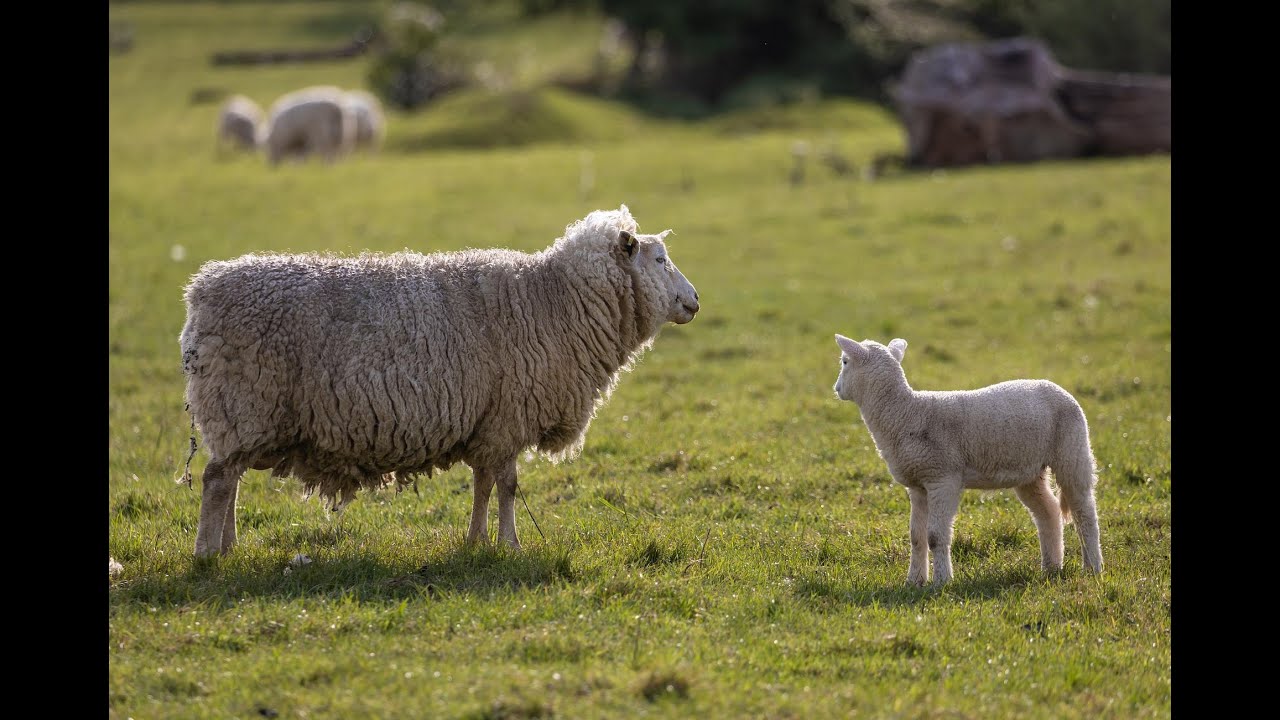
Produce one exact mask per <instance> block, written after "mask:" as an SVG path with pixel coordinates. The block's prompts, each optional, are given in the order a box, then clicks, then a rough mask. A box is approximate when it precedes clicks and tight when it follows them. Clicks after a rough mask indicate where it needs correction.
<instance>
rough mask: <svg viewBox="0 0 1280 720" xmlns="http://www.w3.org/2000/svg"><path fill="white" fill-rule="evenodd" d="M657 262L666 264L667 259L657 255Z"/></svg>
mask: <svg viewBox="0 0 1280 720" xmlns="http://www.w3.org/2000/svg"><path fill="white" fill-rule="evenodd" d="M658 264H659V265H666V264H667V259H666V258H664V257H659V258H658Z"/></svg>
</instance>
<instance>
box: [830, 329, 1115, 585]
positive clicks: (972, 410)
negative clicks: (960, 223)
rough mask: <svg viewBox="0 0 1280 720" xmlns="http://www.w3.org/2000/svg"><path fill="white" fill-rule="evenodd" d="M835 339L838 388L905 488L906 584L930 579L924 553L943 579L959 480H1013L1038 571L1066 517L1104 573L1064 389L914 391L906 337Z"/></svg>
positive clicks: (962, 484)
mask: <svg viewBox="0 0 1280 720" xmlns="http://www.w3.org/2000/svg"><path fill="white" fill-rule="evenodd" d="M836 344H837V345H839V346H840V349H841V350H842V351H843V354H842V355H841V358H840V363H841V367H840V376H839V377H838V378H836V384H835V388H834V389H835V392H836V395H837V396H839V398H840V399H841V400H849V401H852V402H854V403H856V404H857V405H858V409H859V411H860V412H861V414H862V421H863V422H864V423H866V425H867V429H868V430H870V431H871V437H872V439H873V440H874V441H875V444H876V450H877V451H878V452H879V453H880V457H882V458H884V461H885V463H886V464H887V465H888V466H889V472H890V474H892V475H893V479H894V480H896V481H898V482H899V483H901V484H903V485H905V486H906V487H907V490H908V492H909V493H910V496H911V526H910V527H911V565H910V568H909V569H908V570H907V582H908V583H911V584H915V585H923V584H925V583H926V582H928V580H929V568H928V558H929V553H930V552H932V553H933V583H934V585H941V584H943V583H945V582H948V581H949V580H951V530H952V525H953V523H954V522H955V517H956V512H957V511H958V509H959V507H960V494H961V491H962V490H964V489H965V488H979V489H987V490H989V489H997V488H1013V490H1014V492H1015V493H1016V494H1017V496H1018V499H1019V500H1021V501H1022V504H1023V505H1025V506H1026V507H1027V509H1028V510H1029V511H1030V512H1031V517H1032V519H1033V520H1034V521H1035V524H1036V529H1037V530H1038V531H1039V535H1040V559H1041V566H1042V567H1043V568H1044V569H1045V570H1049V571H1057V570H1060V569H1061V568H1062V526H1063V524H1064V523H1067V522H1070V521H1071V519H1072V516H1074V517H1075V521H1076V531H1077V532H1078V533H1079V535H1080V545H1081V550H1082V553H1083V556H1084V565H1085V567H1086V568H1088V569H1089V570H1091V571H1093V572H1095V573H1097V572H1101V571H1102V550H1101V548H1100V547H1099V542H1098V512H1097V507H1096V505H1095V504H1094V496H1093V489H1094V486H1095V485H1096V483H1097V475H1096V474H1095V465H1094V457H1093V451H1092V449H1091V448H1090V445H1089V425H1088V423H1087V422H1086V420H1085V416H1084V411H1083V410H1081V408H1080V404H1079V403H1077V402H1076V400H1075V398H1073V397H1072V396H1071V394H1070V393H1068V392H1067V391H1066V390H1063V389H1062V388H1061V387H1059V386H1058V385H1055V384H1054V383H1052V382H1049V381H1048V380H1010V381H1008V382H1002V383H997V384H995V385H990V386H988V387H984V388H981V389H978V390H951V391H929V390H913V389H912V388H911V386H910V385H908V384H907V377H906V375H905V374H904V373H903V371H902V356H903V353H905V352H906V349H907V341H906V340H903V339H901V338H897V339H894V340H892V341H891V342H890V343H889V345H888V347H885V346H884V345H881V344H880V343H877V342H875V341H872V340H864V341H862V342H861V343H859V342H857V341H855V340H851V339H849V338H847V337H845V336H843V335H836ZM1050 474H1052V477H1053V479H1054V480H1055V481H1057V484H1058V488H1059V491H1060V493H1061V499H1059V498H1056V497H1054V494H1053V490H1052V489H1051V488H1050V486H1049V477H1050Z"/></svg>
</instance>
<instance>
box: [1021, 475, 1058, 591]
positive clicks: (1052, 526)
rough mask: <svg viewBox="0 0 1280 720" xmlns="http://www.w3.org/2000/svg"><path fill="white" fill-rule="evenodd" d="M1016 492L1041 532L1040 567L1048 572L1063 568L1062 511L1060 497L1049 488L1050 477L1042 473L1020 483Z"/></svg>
mask: <svg viewBox="0 0 1280 720" xmlns="http://www.w3.org/2000/svg"><path fill="white" fill-rule="evenodd" d="M1013 492H1014V494H1016V495H1017V496H1018V499H1019V500H1021V501H1022V504H1023V505H1026V506H1027V510H1029V511H1030V512H1031V519H1032V520H1034V521H1035V523H1036V530H1037V531H1039V533H1040V567H1041V568H1042V569H1044V570H1045V571H1046V572H1057V571H1059V570H1061V569H1062V511H1061V510H1059V509H1058V498H1056V497H1054V496H1053V491H1052V490H1050V489H1049V480H1048V478H1046V477H1044V476H1043V475H1041V476H1040V477H1039V478H1037V479H1036V481H1035V482H1033V483H1028V484H1026V485H1019V486H1018V487H1016V488H1014V489H1013Z"/></svg>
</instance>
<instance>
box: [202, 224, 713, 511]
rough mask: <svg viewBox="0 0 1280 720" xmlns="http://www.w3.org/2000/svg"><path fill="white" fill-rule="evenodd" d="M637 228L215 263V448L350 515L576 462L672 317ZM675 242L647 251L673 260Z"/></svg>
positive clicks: (207, 387)
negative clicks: (627, 242)
mask: <svg viewBox="0 0 1280 720" xmlns="http://www.w3.org/2000/svg"><path fill="white" fill-rule="evenodd" d="M621 230H627V231H628V232H630V233H633V234H635V233H637V232H638V226H637V223H636V221H635V219H634V218H632V216H631V214H630V212H629V211H628V210H627V208H626V206H625V205H624V206H622V207H621V208H620V209H619V210H611V211H596V212H593V213H591V214H590V215H588V216H587V217H586V218H584V219H582V220H579V221H577V222H574V223H572V224H570V225H569V226H568V227H567V228H566V230H565V234H564V236H563V237H560V238H558V239H557V240H556V241H555V242H554V243H553V244H552V245H551V246H550V247H548V248H546V249H545V250H542V251H540V252H536V253H524V252H518V251H514V250H506V249H472V250H463V251H457V252H450V253H438V254H431V255H423V254H419V253H415V252H408V251H405V252H399V253H395V254H390V255H381V254H369V253H366V254H361V255H358V256H353V257H340V256H334V255H318V254H310V255H287V254H251V255H246V256H243V257H240V258H237V259H234V260H228V261H213V262H208V263H206V264H205V265H204V266H203V267H201V269H200V270H199V272H198V273H197V274H196V275H195V276H194V277H193V279H192V281H191V282H190V284H189V285H188V286H187V288H186V293H185V299H186V303H187V311H188V316H187V321H186V325H185V326H184V328H183V330H182V334H181V337H180V344H181V348H182V363H183V370H184V372H185V374H186V376H187V388H186V400H187V403H188V406H189V409H190V411H191V413H192V418H193V420H194V423H195V425H196V427H197V428H198V429H199V432H200V435H201V436H202V438H203V441H204V445H205V447H206V449H207V450H208V452H209V453H210V455H211V457H213V458H217V459H219V460H220V461H225V462H226V463H227V464H228V465H229V466H233V467H239V468H256V469H271V470H272V471H273V474H275V475H277V476H282V475H288V474H292V475H294V476H296V477H297V478H299V479H300V480H301V481H302V482H303V483H304V486H305V487H306V489H307V490H308V491H311V492H317V491H318V492H319V494H320V495H321V496H323V497H326V498H329V499H331V500H333V501H334V503H335V505H342V504H345V503H346V502H349V501H350V500H351V499H352V498H353V497H354V495H355V493H356V491H357V490H358V489H359V488H361V487H364V488H374V487H380V486H383V485H385V484H387V483H389V482H398V483H400V484H405V483H408V482H411V481H412V479H413V477H414V476H415V475H416V474H418V473H426V474H427V475H428V476H429V475H430V474H431V472H432V471H433V470H434V469H445V468H448V467H450V466H452V465H453V464H454V463H456V462H458V461H465V462H467V463H468V464H470V465H472V466H473V467H474V466H476V465H477V464H479V465H485V466H492V465H495V464H500V463H504V462H510V461H513V460H514V458H515V457H516V456H517V454H518V453H519V452H521V451H523V450H524V449H526V448H529V447H536V448H537V449H538V450H539V451H540V452H542V453H544V454H545V455H546V456H548V457H549V458H551V459H552V460H560V459H563V458H567V457H571V456H573V455H574V454H576V453H577V452H578V451H579V450H580V449H581V447H582V444H583V441H584V438H585V434H586V431H587V428H588V426H589V424H590V422H591V419H592V418H593V417H594V414H595V411H596V409H597V408H598V407H599V406H600V405H602V404H603V403H604V402H605V401H606V400H607V399H608V398H609V395H610V394H611V392H612V391H613V389H614V387H615V385H616V383H617V382H618V379H619V376H620V374H621V373H622V372H625V371H626V370H628V369H629V368H630V366H631V364H632V363H633V362H634V361H635V360H636V359H637V358H638V357H639V356H640V355H641V354H642V353H643V351H644V350H646V349H647V348H649V347H650V345H651V344H652V342H653V340H654V338H655V337H656V336H657V334H658V331H659V330H660V329H661V327H662V326H663V324H664V323H665V322H667V321H669V315H670V310H669V303H670V302H671V301H670V298H669V297H668V289H667V287H665V286H663V285H662V283H663V282H668V281H664V280H663V279H662V278H660V277H655V276H654V275H652V274H646V272H641V271H638V270H636V269H635V267H634V266H632V265H631V264H630V263H629V262H628V261H627V255H626V251H625V250H623V249H622V248H621V247H620V245H619V242H618V238H619V232H620V231H621ZM665 234H666V233H665V232H664V233H662V234H660V235H657V236H642V237H644V238H648V240H645V241H644V242H647V243H652V244H653V245H655V246H657V247H661V246H662V243H661V242H660V241H661V238H662V237H663V236H665ZM654 238H656V239H657V241H654V240H653V239H654ZM673 271H674V272H678V271H675V270H674V266H671V267H670V269H668V270H667V272H669V273H670V272H673ZM681 280H683V276H681ZM691 289H692V288H690V290H691ZM690 302H692V303H694V305H693V308H692V309H688V308H686V312H687V313H688V316H689V319H692V313H693V312H696V294H695V299H694V300H692V301H690ZM684 321H687V320H684ZM188 480H189V478H188Z"/></svg>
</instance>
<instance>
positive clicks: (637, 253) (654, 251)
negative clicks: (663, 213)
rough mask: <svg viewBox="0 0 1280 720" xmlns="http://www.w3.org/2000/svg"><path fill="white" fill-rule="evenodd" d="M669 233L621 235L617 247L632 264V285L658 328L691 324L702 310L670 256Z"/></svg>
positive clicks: (693, 292)
mask: <svg viewBox="0 0 1280 720" xmlns="http://www.w3.org/2000/svg"><path fill="white" fill-rule="evenodd" d="M670 232H671V231H670V230H663V231H662V232H660V233H658V234H656V235H640V234H638V233H633V232H631V231H629V230H619V231H618V244H619V247H620V248H621V249H622V251H623V252H624V253H625V254H626V256H627V259H628V260H627V261H628V262H629V263H631V271H632V278H633V281H634V282H635V283H636V284H637V285H638V286H639V289H640V290H641V291H642V292H641V293H640V296H641V298H642V301H643V302H646V303H648V304H649V305H650V307H649V308H646V310H648V315H649V317H651V318H653V319H655V320H657V321H659V322H658V323H656V324H657V325H661V324H662V323H663V322H672V323H676V324H677V325H683V324H685V323H687V322H691V321H692V320H693V316H694V315H697V314H698V308H699V306H698V291H697V290H696V289H694V287H693V284H692V283H690V282H689V280H688V278H686V277H685V276H684V273H682V272H680V269H679V268H677V267H676V264H675V263H674V262H673V261H672V260H671V256H670V255H668V254H667V244H666V242H665V238H666V237H667V234H668V233H670ZM655 331H656V330H655Z"/></svg>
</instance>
